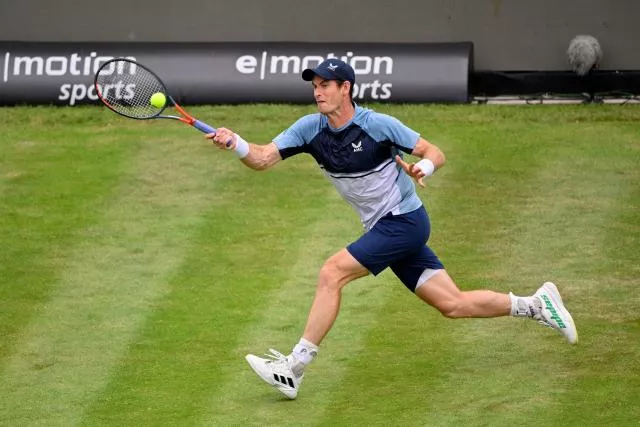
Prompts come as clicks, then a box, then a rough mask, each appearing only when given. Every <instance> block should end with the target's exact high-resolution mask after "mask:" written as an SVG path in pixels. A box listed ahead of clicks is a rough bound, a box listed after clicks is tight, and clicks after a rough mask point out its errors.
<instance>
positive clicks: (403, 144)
mask: <svg viewBox="0 0 640 427" xmlns="http://www.w3.org/2000/svg"><path fill="white" fill-rule="evenodd" d="M302 79H303V80H306V81H310V82H311V85H312V86H313V95H314V98H315V101H316V104H317V107H318V112H317V113H315V114H310V115H307V116H304V117H302V118H300V119H299V120H298V121H297V122H295V123H294V124H293V125H292V126H291V127H289V128H288V129H286V130H285V131H283V132H282V133H281V134H280V135H278V136H276V137H275V139H274V140H273V142H271V143H269V144H266V145H256V144H251V143H248V142H246V141H245V140H244V139H243V138H242V137H241V136H240V135H238V134H236V133H234V132H233V131H231V130H229V129H226V128H219V129H218V130H217V131H216V133H213V134H208V135H207V137H208V138H210V139H211V140H212V141H213V143H214V144H215V145H217V146H218V147H220V148H222V149H231V150H234V151H235V152H236V154H237V155H238V157H239V158H240V160H241V161H242V163H244V164H245V165H246V166H248V167H250V168H252V169H255V170H265V169H268V168H270V167H272V166H274V165H275V164H276V163H278V162H280V161H281V160H283V159H286V158H288V157H291V156H294V155H296V154H300V153H307V154H310V155H311V156H313V158H314V159H315V160H316V161H317V163H318V165H319V166H320V168H321V169H322V171H323V172H324V174H325V175H326V176H327V178H328V179H329V181H331V182H332V183H333V185H334V186H335V187H336V189H337V190H338V192H339V193H340V195H341V196H342V197H343V198H344V199H345V200H346V201H347V202H348V203H349V204H350V205H351V206H353V208H354V209H355V210H356V212H357V213H358V214H359V216H360V219H361V221H362V224H363V225H364V228H365V232H364V234H362V236H361V237H360V238H359V239H357V240H356V241H354V242H352V243H350V244H349V245H347V246H346V248H343V249H341V250H339V251H338V252H336V253H335V254H333V255H332V256H331V257H329V259H327V260H326V262H325V263H324V265H323V266H322V268H321V269H320V273H319V277H318V282H317V288H316V294H315V298H314V300H313V304H312V306H311V309H310V312H309V317H308V320H307V324H306V327H305V329H304V332H303V334H302V337H301V339H300V341H299V342H298V343H297V344H296V345H295V346H294V347H293V350H292V352H291V353H290V354H289V355H287V356H285V355H283V354H282V353H279V352H277V351H275V350H273V349H271V350H270V351H271V354H270V355H268V356H269V358H262V357H258V356H255V355H252V354H249V355H247V356H246V360H247V362H249V365H251V367H252V368H253V370H254V371H255V372H256V373H257V374H258V376H260V378H262V379H263V380H264V381H265V382H267V383H268V384H270V385H272V386H275V387H276V388H277V389H278V390H279V391H280V392H282V393H283V394H284V395H286V396H287V397H288V398H290V399H295V398H296V397H297V395H298V390H299V388H300V384H301V383H302V379H303V374H304V370H305V367H306V366H307V365H309V364H310V363H311V362H312V361H313V360H314V358H315V357H316V356H317V355H318V351H319V346H320V343H321V342H322V340H323V338H324V337H325V336H326V334H327V333H328V332H329V330H330V329H331V327H332V325H333V323H334V321H335V320H336V317H337V316H338V310H339V307H340V297H341V291H342V288H343V287H344V286H346V285H347V284H348V283H350V282H351V281H353V280H355V279H358V278H360V277H363V276H366V275H368V274H373V275H377V274H379V273H380V272H381V271H383V270H384V269H386V268H387V267H389V268H391V270H392V271H393V272H394V273H395V275H396V276H397V277H398V279H400V281H401V282H402V283H403V284H404V285H405V286H406V287H407V288H408V289H409V290H410V291H411V292H413V293H415V294H416V295H417V296H418V298H420V299H422V300H423V301H424V302H426V303H427V304H429V305H431V306H433V307H435V308H436V309H438V310H439V311H440V312H441V313H442V314H443V315H444V316H446V317H448V318H463V317H498V316H507V315H511V316H516V317H528V318H531V319H535V320H537V321H539V322H540V323H542V324H544V325H546V326H550V327H551V328H554V329H556V330H558V331H559V332H560V333H562V335H564V337H565V338H566V339H567V340H568V341H569V342H570V343H575V342H577V340H578V334H577V331H576V328H575V325H574V322H573V319H572V318H571V314H570V313H569V312H568V311H567V309H566V308H565V306H564V304H563V302H562V299H561V297H560V294H559V292H558V289H557V288H556V286H555V285H554V284H553V283H551V282H546V283H544V284H543V285H542V286H541V287H540V288H539V289H538V290H537V292H536V293H535V294H534V295H532V296H525V297H521V296H515V295H513V294H512V293H509V294H502V293H497V292H493V291H490V290H473V291H465V292H463V291H461V290H460V289H459V288H458V287H457V286H456V284H455V283H454V282H453V280H452V279H451V277H449V275H448V274H447V271H446V270H445V268H444V266H443V264H442V262H441V261H440V260H439V259H438V257H437V256H436V254H435V253H434V252H433V250H432V249H431V248H430V247H429V246H428V245H427V244H426V243H427V241H428V240H429V233H430V222H429V217H428V215H427V212H426V210H425V208H424V206H423V204H422V202H421V200H420V198H419V197H418V195H417V194H416V189H415V185H414V182H415V183H417V184H418V185H419V186H420V187H424V180H425V179H428V178H430V177H431V176H432V175H433V174H434V173H435V172H436V171H437V170H438V169H440V168H441V167H442V166H443V165H444V163H445V156H444V154H443V153H442V151H441V150H440V149H439V148H438V147H437V146H435V145H434V144H431V143H430V142H428V141H427V140H426V139H424V138H423V137H421V136H420V134H419V133H417V132H416V131H414V130H412V129H410V128H408V127H407V126H405V125H404V124H403V123H401V122H400V121H399V120H397V119H396V118H394V117H391V116H388V115H385V114H380V113H377V112H375V111H373V110H370V109H367V108H363V107H360V106H358V105H356V104H355V103H354V102H353V99H352V93H353V85H354V83H355V73H354V70H353V68H352V67H351V66H350V65H348V64H347V63H345V62H343V61H340V60H338V59H328V60H326V61H324V62H322V63H321V64H320V65H319V66H318V67H316V68H313V69H306V70H304V71H303V72H302ZM229 141H232V143H231V145H230V146H229V147H227V143H228V142H229ZM405 154H411V155H413V156H415V157H417V158H418V159H420V160H419V161H418V162H417V163H409V162H407V161H406V160H404V155H405Z"/></svg>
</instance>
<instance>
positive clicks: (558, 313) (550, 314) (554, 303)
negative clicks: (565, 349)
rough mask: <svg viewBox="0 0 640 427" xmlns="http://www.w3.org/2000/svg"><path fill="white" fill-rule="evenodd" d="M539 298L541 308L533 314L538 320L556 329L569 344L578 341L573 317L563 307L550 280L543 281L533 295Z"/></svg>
mask: <svg viewBox="0 0 640 427" xmlns="http://www.w3.org/2000/svg"><path fill="white" fill-rule="evenodd" d="M533 296H534V297H535V298H538V299H539V300H540V303H541V304H542V309H541V310H540V313H539V314H537V315H535V316H533V318H534V319H536V320H537V321H538V322H540V323H542V324H543V325H545V326H549V327H551V328H553V329H557V330H558V331H559V332H560V333H561V334H562V335H564V337H565V338H566V339H567V341H569V343H571V344H575V343H577V342H578V331H577V330H576V325H575V323H573V318H572V317H571V314H570V313H569V311H568V310H567V309H566V308H565V306H564V304H563V303H562V298H561V297H560V292H558V288H556V285H554V284H553V283H551V282H546V283H544V284H543V285H542V286H541V287H540V289H538V290H537V291H536V293H535V294H534V295H533Z"/></svg>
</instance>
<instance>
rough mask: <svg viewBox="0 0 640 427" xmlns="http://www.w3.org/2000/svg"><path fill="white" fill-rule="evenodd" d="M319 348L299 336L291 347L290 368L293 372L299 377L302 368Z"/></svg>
mask: <svg viewBox="0 0 640 427" xmlns="http://www.w3.org/2000/svg"><path fill="white" fill-rule="evenodd" d="M319 350H320V349H319V348H318V346H317V345H315V344H314V343H312V342H311V341H308V340H306V339H304V338H300V342H298V344H296V346H295V347H293V351H292V352H291V356H293V366H292V367H291V369H292V370H293V373H294V374H295V375H296V376H297V377H300V376H302V373H303V372H304V368H305V367H306V366H307V365H308V364H309V363H311V362H313V359H315V357H316V356H317V355H318V351H319Z"/></svg>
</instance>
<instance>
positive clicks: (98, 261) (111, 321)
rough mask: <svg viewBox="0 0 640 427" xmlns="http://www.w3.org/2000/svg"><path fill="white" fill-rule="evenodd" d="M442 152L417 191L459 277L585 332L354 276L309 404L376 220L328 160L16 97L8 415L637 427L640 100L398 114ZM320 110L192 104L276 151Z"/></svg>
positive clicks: (6, 258)
mask: <svg viewBox="0 0 640 427" xmlns="http://www.w3.org/2000/svg"><path fill="white" fill-rule="evenodd" d="M377 109H378V110H379V111H382V112H386V113H389V114H393V115H395V116H397V117H398V118H400V119H401V120H403V121H404V122H405V123H407V124H408V125H409V126H411V127H413V128H415V129H417V130H419V131H421V132H422V133H423V135H424V136H425V137H427V138H428V139H430V140H431V141H432V142H434V143H436V144H437V145H439V146H440V147H441V148H442V149H443V151H444V152H445V154H446V155H447V161H448V162H447V165H446V167H445V168H444V169H442V170H441V171H439V172H438V173H437V174H436V175H435V176H434V177H433V178H431V179H430V180H429V181H428V188H427V189H425V190H420V194H421V197H422V199H423V200H424V201H425V204H426V206H427V209H428V211H429V213H430V216H431V220H432V237H431V240H430V245H431V246H432V247H433V248H434V250H435V251H436V253H438V254H439V256H440V258H441V259H442V261H443V262H444V263H445V265H446V266H447V269H448V270H449V272H450V274H451V275H452V277H454V279H455V280H456V281H457V282H458V284H459V286H460V287H461V288H463V289H480V288H491V289H494V290H497V291H503V292H508V291H513V292H515V293H517V294H530V293H532V292H534V291H535V289H536V288H537V287H538V286H539V285H540V283H541V282H543V281H545V280H549V279H552V280H554V281H555V282H556V283H557V284H558V285H559V287H560V289H561V291H562V293H563V296H564V298H565V302H566V304H567V306H568V307H569V308H570V309H571V311H572V313H573V315H574V318H575V320H576V323H577V325H578V329H579V333H580V342H579V344H578V345H576V346H570V345H567V344H565V343H564V341H563V339H562V337H561V336H560V335H559V334H557V333H556V332H555V331H552V330H549V329H546V328H541V327H539V326H538V325H537V324H535V323H534V322H531V321H527V320H522V319H513V318H500V319H477V320H476V319H473V320H457V321H453V320H448V319H445V318H443V317H442V316H440V314H439V313H438V312H437V311H436V310H434V309H433V308H431V307H428V306H426V305H424V304H423V303H421V302H420V301H419V300H418V299H417V298H415V297H414V296H412V295H411V294H410V293H409V292H407V291H406V290H405V289H404V288H403V286H402V285H401V284H400V283H399V282H398V281H397V280H396V279H395V277H394V276H393V275H392V274H391V273H389V272H384V273H383V274H381V275H380V276H378V277H376V278H374V277H368V278H365V279H362V280H359V281H356V282H354V283H352V284H350V285H349V286H347V288H346V289H345V291H344V298H343V306H342V311H341V314H340V317H339V318H338V321H337V322H336V325H335V327H334V329H333V330H332V331H331V333H330V335H329V336H328V338H327V339H326V341H325V342H324V343H323V346H322V349H321V352H320V356H319V358H318V360H317V361H316V362H314V364H313V365H312V366H311V367H310V368H309V369H308V373H307V376H306V378H305V383H304V384H303V387H302V390H301V394H300V396H299V398H298V400H296V401H292V402H290V401H285V400H284V399H283V398H281V397H280V395H279V394H278V393H277V392H276V391H274V390H271V389H270V388H268V387H267V386H266V385H264V384H263V383H261V382H260V381H259V380H258V379H257V378H256V377H255V375H254V374H253V373H252V372H251V371H250V369H249V368H248V366H246V364H245V362H244V359H243V356H244V354H245V353H247V352H254V353H258V354H259V353H262V352H263V351H265V350H267V349H268V348H269V347H274V348H277V349H279V350H281V351H283V352H289V350H290V348H291V347H292V346H293V344H295V343H296V342H297V340H298V339H299V337H300V334H301V331H302V328H303V326H304V322H305V320H306V316H307V310H308V308H309V305H310V303H311V299H312V297H313V293H314V286H315V280H316V275H317V272H318V269H319V268H320V267H321V265H322V263H323V261H324V260H325V259H326V258H327V257H328V256H329V255H331V254H332V253H334V252H335V251H337V250H339V249H340V248H342V247H344V245H345V244H347V243H348V242H350V241H352V240H353V239H355V238H357V236H358V235H359V234H360V232H361V229H360V225H359V222H358V219H357V217H356V215H355V213H354V212H352V210H351V208H349V207H348V206H347V205H346V204H345V203H344V202H343V201H341V200H340V199H339V197H338V196H337V194H336V193H335V191H334V190H333V188H331V186H330V184H329V183H328V182H327V180H326V179H325V178H324V177H323V176H322V174H321V172H320V171H319V170H318V168H317V166H316V165H315V164H314V162H313V160H312V159H311V158H309V157H304V156H297V157H296V158H293V159H289V160H286V161H285V162H283V163H282V164H280V165H278V166H277V167H276V168H274V169H273V170H271V171H268V172H262V173H258V172H254V171H251V170H248V169H246V168H244V167H242V165H241V164H240V163H239V162H238V161H237V160H236V159H235V158H234V156H233V154H231V153H227V152H221V151H219V150H217V149H214V148H213V147H211V146H209V145H208V144H207V143H206V141H205V140H204V139H203V138H202V137H201V136H200V135H199V134H198V132H196V131H194V130H191V129H188V128H187V127H185V126H181V125H178V124H174V123H168V122H166V121H155V122H136V121H128V120H125V119H123V118H120V117H117V116H115V115H113V114H110V113H109V112H107V111H106V110H104V109H99V108H97V107H84V108H44V107H41V108H27V107H18V108H3V109H0V127H1V129H2V133H1V134H0V197H1V200H2V202H1V203H0V248H2V250H0V284H1V286H0V384H2V386H1V387H0V425H20V426H22V425H43V426H44V425H46V426H53V425H64V426H69V425H87V426H93V425H113V426H123V425H150V426H166V425H270V424H278V425H421V426H422V425H429V426H448V425H465V426H466V425H471V426H511V425H531V426H534V425H558V426H569V425H576V426H583V425H637V423H638V420H640V376H639V375H638V373H639V372H640V315H639V314H638V307H640V289H639V287H640V267H639V262H638V261H639V257H638V253H640V184H639V183H640V108H638V107H636V106H519V107H499V106H419V105H405V106H401V105H397V106H390V105H380V106H377ZM311 111H313V109H312V108H311V107H301V106H266V105H261V106H233V107H232V106H228V107H216V108H206V107H200V108H192V112H193V113H195V114H196V115H197V116H198V117H199V118H201V119H203V120H205V121H208V122H211V123H214V124H224V125H225V126H228V127H231V128H233V129H235V130H237V131H238V132H239V133H241V134H242V135H243V136H244V137H245V139H247V140H250V141H259V142H268V141H270V139H271V138H272V137H273V136H275V135H276V134H277V133H278V132H280V131H281V130H282V129H283V128H285V127H286V126H288V125H289V124H290V123H292V122H293V121H294V120H295V119H296V118H297V117H299V116H300V115H302V114H304V113H307V112H311Z"/></svg>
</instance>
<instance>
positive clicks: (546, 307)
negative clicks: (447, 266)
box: [415, 270, 578, 344]
mask: <svg viewBox="0 0 640 427" xmlns="http://www.w3.org/2000/svg"><path fill="white" fill-rule="evenodd" d="M415 293H416V295H417V296H418V297H419V298H420V299H422V300H423V301H424V302H426V303H427V304H429V305H431V306H433V307H435V308H437V309H438V310H439V311H440V312H441V313H442V314H443V315H444V316H446V317H449V318H464V317H499V316H507V315H512V316H516V317H528V318H531V319H535V320H538V321H539V322H540V323H541V324H543V325H546V326H549V327H552V328H554V329H556V330H558V331H559V332H560V333H561V334H562V335H564V337H565V338H566V339H567V341H569V342H570V343H571V344H575V343H576V342H577V341H578V332H577V330H576V327H575V324H574V322H573V318H572V317H571V314H570V313H569V311H568V310H567V309H566V308H565V306H564V303H563V302H562V298H561V297H560V293H559V292H558V289H557V288H556V286H555V285H554V284H553V283H551V282H546V283H545V284H543V285H542V286H541V287H540V288H539V289H538V291H537V292H536V293H535V294H534V295H533V296H530V297H518V296H515V295H513V294H502V293H498V292H494V291H488V290H475V291H466V292H463V291H461V290H460V289H459V288H458V286H457V285H456V284H455V283H454V282H453V280H452V279H451V277H450V276H449V274H447V272H446V271H445V270H437V271H433V272H432V273H431V274H430V277H429V278H428V280H426V281H424V282H423V283H418V286H417V288H416V289H415Z"/></svg>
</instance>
